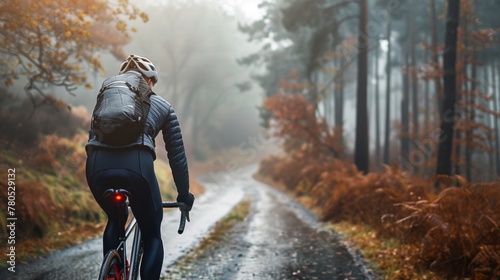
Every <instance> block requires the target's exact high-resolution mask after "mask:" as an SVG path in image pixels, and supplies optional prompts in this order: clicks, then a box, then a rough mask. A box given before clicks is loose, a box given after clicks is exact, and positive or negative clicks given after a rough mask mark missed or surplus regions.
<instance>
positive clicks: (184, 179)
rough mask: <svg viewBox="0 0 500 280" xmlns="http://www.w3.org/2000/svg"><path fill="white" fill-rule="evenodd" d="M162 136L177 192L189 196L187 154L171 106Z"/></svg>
mask: <svg viewBox="0 0 500 280" xmlns="http://www.w3.org/2000/svg"><path fill="white" fill-rule="evenodd" d="M162 134H163V140H164V141H165V149H166V150H167V155H168V159H169V164H170V168H171V170H172V176H173V178H174V182H175V186H176V187H177V192H178V193H179V194H181V195H184V194H188V193H189V172H188V164H187V158H186V152H185V149H184V142H183V141H182V133H181V128H180V125H179V120H178V119H177V115H176V114H175V111H174V109H173V108H172V106H169V112H168V115H167V118H166V120H165V122H164V125H163V128H162Z"/></svg>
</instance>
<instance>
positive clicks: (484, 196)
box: [0, 0, 500, 279]
mask: <svg viewBox="0 0 500 280" xmlns="http://www.w3.org/2000/svg"><path fill="white" fill-rule="evenodd" d="M499 9H500V1H498V0H484V1H483V0H422V1H417V0H406V1H405V0H251V1H244V0H196V1H188V0H163V1H153V0H143V1H138V0H111V1H105V0H66V1H62V0H37V1H35V0H19V1H8V0H0V42H1V44H0V61H1V64H0V83H1V84H0V117H1V119H2V121H1V122H0V155H1V157H0V166H1V169H0V185H1V186H2V190H1V191H0V200H1V201H2V205H6V203H7V201H9V198H8V196H10V194H9V195H8V194H7V188H8V186H11V185H10V182H8V180H7V178H8V177H9V175H8V172H9V171H8V170H9V169H15V172H16V181H15V186H16V193H15V205H16V215H17V217H18V218H19V220H22V221H29V222H22V223H18V224H17V226H16V246H17V247H16V248H17V251H16V254H17V255H18V258H23V259H25V260H32V259H36V258H39V257H41V256H45V255H46V254H48V253H50V252H53V251H54V250H60V249H62V248H66V247H68V246H70V245H74V244H77V243H80V242H84V241H85V240H88V239H90V238H95V237H99V236H100V234H102V230H103V225H104V224H105V221H106V216H105V214H104V212H102V210H101V209H100V208H99V206H98V205H97V203H96V202H95V200H94V198H93V196H92V194H91V193H90V191H89V188H88V185H87V181H86V177H85V161H86V157H87V155H86V152H85V144H86V143H87V141H88V135H89V134H88V131H89V128H90V118H91V114H92V110H93V108H94V105H95V103H96V97H97V93H98V92H99V89H100V87H101V84H102V82H103V81H104V79H106V78H107V77H109V76H113V75H117V74H118V70H119V67H120V65H121V63H122V62H123V60H124V59H125V58H126V57H127V56H128V55H129V54H137V55H141V56H145V57H147V58H149V59H151V61H152V62H153V63H154V64H155V65H156V67H157V68H158V73H159V81H158V83H157V84H156V85H155V86H154V88H153V90H154V92H155V93H156V94H158V95H160V96H162V97H163V98H165V99H166V100H167V101H168V102H169V103H170V104H172V106H173V107H174V108H175V110H176V113H177V115H178V117H179V121H180V123H181V127H182V132H183V138H184V144H185V147H186V152H187V157H188V160H189V168H190V174H191V176H190V177H191V178H190V180H191V181H192V183H191V185H192V189H193V192H194V193H195V195H196V196H200V197H201V196H203V193H204V192H205V186H204V183H203V182H200V181H198V180H197V178H198V176H207V174H208V175H209V177H212V179H213V180H215V181H216V182H217V183H219V184H224V183H228V182H231V176H233V174H236V173H238V171H240V170H242V169H243V168H244V167H245V166H255V170H256V172H254V174H252V176H251V177H252V178H253V179H255V180H257V181H259V182H263V183H265V184H267V185H270V186H271V187H272V188H275V189H277V190H279V191H280V192H284V193H286V194H287V195H289V196H291V197H293V199H294V200H295V201H297V202H299V203H300V204H301V205H302V206H304V207H305V208H307V209H309V210H310V211H311V212H312V213H314V214H315V216H316V218H317V219H318V220H319V221H321V222H322V223H324V224H325V225H327V227H328V228H329V230H331V231H334V232H339V233H341V235H342V236H343V238H345V239H347V240H349V242H351V243H352V244H356V245H355V246H356V248H358V249H356V250H360V252H361V254H362V257H363V259H364V261H365V262H367V263H368V264H369V266H370V267H371V268H372V269H373V270H374V271H377V275H379V276H380V277H381V278H376V277H375V278H376V279H463V278H468V279H497V278H498V277H500V253H499V252H500V183H499V181H500V128H499V124H500V108H499V106H500V41H499V40H500V18H499V17H498V14H497V12H498V10H499ZM161 138H162V137H158V138H157V139H156V153H157V155H158V159H157V160H156V161H155V168H156V173H157V177H158V181H159V184H160V187H161V192H162V197H163V199H164V200H172V199H175V197H176V195H177V194H176V193H175V187H174V185H173V184H174V183H173V180H172V177H171V174H170V169H169V165H168V158H167V153H166V152H165V149H164V143H163V139H161ZM9 178H10V177H9ZM6 207H7V206H5V207H3V208H6ZM195 207H196V204H195ZM195 217H196V216H195V214H194V213H193V219H195ZM0 225H1V227H0V233H1V236H2V239H1V240H2V241H1V242H2V246H4V244H5V247H6V248H7V241H6V240H7V237H8V235H9V232H8V228H7V212H6V210H5V209H4V210H2V211H0ZM187 230H189V225H188V228H187ZM42 244H43V245H42ZM3 255H4V256H5V254H3ZM311 257H313V256H311ZM2 260H3V259H2ZM3 263H5V262H3ZM4 266H5V264H3V266H0V268H2V269H3V268H4ZM303 273H304V270H303ZM0 275H1V274H0ZM294 275H295V274H294ZM302 276H305V277H306V278H300V279H308V278H307V277H308V275H302ZM309 276H310V275H309ZM290 277H291V276H290ZM40 279H41V278H40ZM169 279H170V278H169ZM293 279H295V278H293ZM297 279H299V278H297ZM309 279H313V278H309ZM325 279H327V278H325Z"/></svg>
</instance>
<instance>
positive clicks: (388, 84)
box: [384, 18, 391, 165]
mask: <svg viewBox="0 0 500 280" xmlns="http://www.w3.org/2000/svg"><path fill="white" fill-rule="evenodd" d="M385 76H386V77H385V82H386V84H385V135H384V163H385V164H387V165H388V164H389V156H390V153H389V148H390V146H389V145H390V140H391V139H390V132H391V129H390V123H391V19H390V18H389V19H388V22H387V64H386V66H385Z"/></svg>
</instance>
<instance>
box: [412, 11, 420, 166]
mask: <svg viewBox="0 0 500 280" xmlns="http://www.w3.org/2000/svg"><path fill="white" fill-rule="evenodd" d="M415 2H416V1H410V11H414V10H415ZM415 33H416V30H415V13H410V58H411V63H410V68H411V71H410V83H411V96H412V100H411V103H412V126H413V127H412V128H413V131H412V134H413V135H412V137H411V138H412V139H413V140H414V143H416V140H418V139H419V127H418V126H419V123H418V115H419V112H418V107H419V106H418V79H417V72H416V69H415V68H416V65H417V61H416V60H417V54H416V50H415ZM415 148H418V147H415ZM414 168H415V171H416V172H418V166H417V165H415V166H414Z"/></svg>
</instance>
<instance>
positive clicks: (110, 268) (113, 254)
mask: <svg viewBox="0 0 500 280" xmlns="http://www.w3.org/2000/svg"><path fill="white" fill-rule="evenodd" d="M122 279H123V263H122V260H121V258H120V254H118V252H117V251H116V250H110V251H109V252H108V253H107V254H106V256H104V260H103V261H102V266H101V271H100V272H99V280H122Z"/></svg>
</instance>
